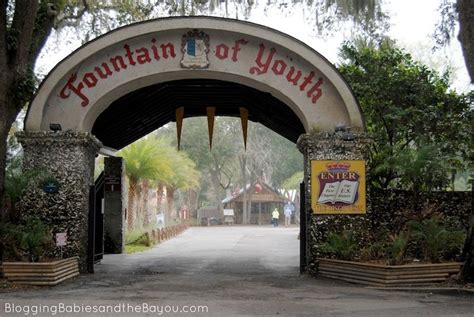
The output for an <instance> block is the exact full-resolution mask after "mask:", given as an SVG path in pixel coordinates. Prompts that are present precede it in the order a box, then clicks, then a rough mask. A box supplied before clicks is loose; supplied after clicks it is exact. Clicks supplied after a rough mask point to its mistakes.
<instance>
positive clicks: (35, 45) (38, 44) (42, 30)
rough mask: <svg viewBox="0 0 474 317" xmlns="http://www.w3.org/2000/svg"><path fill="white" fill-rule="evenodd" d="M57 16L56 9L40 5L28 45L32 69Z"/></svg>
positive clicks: (51, 6)
mask: <svg viewBox="0 0 474 317" xmlns="http://www.w3.org/2000/svg"><path fill="white" fill-rule="evenodd" d="M58 14H59V12H58V8H56V7H54V6H53V5H51V4H46V5H42V6H41V7H40V8H39V9H38V15H37V18H36V23H35V28H34V30H33V38H32V40H31V45H30V55H29V57H28V61H29V64H30V65H31V67H32V68H34V65H35V63H36V60H37V58H38V55H39V54H40V52H41V50H42V49H43V46H44V45H45V43H46V41H47V40H48V37H49V35H50V34H51V30H52V29H53V27H54V20H55V19H56V17H57V15H58Z"/></svg>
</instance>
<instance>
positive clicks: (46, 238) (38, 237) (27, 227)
mask: <svg viewBox="0 0 474 317" xmlns="http://www.w3.org/2000/svg"><path fill="white" fill-rule="evenodd" d="M20 230H21V234H20V247H21V248H22V249H23V250H24V252H26V253H27V254H28V258H29V260H30V261H31V262H37V261H38V260H39V259H40V257H41V255H43V254H44V252H45V251H46V250H47V249H48V248H49V247H51V245H52V243H53V240H52V237H53V236H52V232H51V229H50V228H49V227H48V226H47V225H46V224H44V223H43V222H42V221H41V220H39V219H38V218H34V217H31V218H28V219H27V220H26V222H25V224H24V225H21V226H20Z"/></svg>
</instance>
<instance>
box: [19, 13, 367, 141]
mask: <svg viewBox="0 0 474 317" xmlns="http://www.w3.org/2000/svg"><path fill="white" fill-rule="evenodd" d="M182 79H215V80H222V81H227V82H231V83H237V84H240V85H245V86H249V87H252V88H255V89H257V90H259V91H262V92H266V93H270V94H271V95H272V96H273V97H275V98H277V99H278V100H280V101H282V102H283V103H284V104H286V105H287V106H288V107H289V108H290V109H291V111H293V112H294V114H295V115H296V116H297V117H298V118H299V120H300V121H301V123H302V125H303V127H304V129H305V130H306V132H309V131H310V130H312V129H315V130H317V131H333V130H334V125H335V123H338V124H341V123H342V124H345V125H347V126H350V127H352V128H353V129H354V130H363V129H364V125H363V118H362V115H361V113H360V110H359V107H358V104H357V102H356V100H355V98H354V96H353V94H352V92H351V90H350V88H349V87H348V85H347V84H346V82H345V81H344V80H343V78H342V77H341V75H340V74H339V72H338V71H337V70H336V69H335V68H334V66H333V65H331V64H330V63H329V62H328V61H327V60H326V59H325V58H324V57H323V56H321V55H320V54H318V53H317V52H316V51H314V50H312V49H311V48H309V47H308V46H307V45H305V44H304V43H302V42H300V41H298V40H296V39H294V38H292V37H289V36H287V35H285V34H282V33H280V32H277V31H275V30H272V29H269V28H266V27H263V26H259V25H256V24H251V23H247V22H241V21H236V20H229V19H220V18H209V17H187V18H166V19H158V20H152V21H148V22H143V23H138V24H133V25H130V26H126V27H123V28H120V29H118V30H116V31H113V32H110V33H108V34H106V35H104V36H102V37H99V38H97V39H96V40H94V41H92V42H90V43H88V44H87V45H85V46H83V47H81V48H80V49H78V50H77V51H75V52H74V53H73V54H71V55H70V56H69V57H67V58H66V59H64V60H63V61H62V62H61V63H60V64H58V65H57V66H56V67H55V69H54V70H53V71H52V72H51V73H50V74H49V75H48V77H47V78H46V79H45V81H44V82H43V83H42V85H41V87H40V89H39V91H38V93H37V95H36V96H35V98H34V100H33V101H32V104H31V107H30V110H29V113H28V115H27V118H26V125H25V130H27V131H38V130H49V129H50V125H51V124H60V125H61V127H62V129H63V130H68V129H70V130H75V131H83V132H90V131H91V130H92V127H93V125H94V122H95V121H96V119H97V118H98V116H99V115H100V114H101V113H102V112H103V111H105V110H106V109H107V107H108V106H109V105H110V104H111V103H112V102H114V101H115V100H117V99H118V98H120V97H122V96H124V95H126V94H128V93H130V92H132V91H135V90H137V89H140V88H142V87H147V86H150V85H153V84H157V83H164V82H168V81H175V80H182ZM156 106H157V107H159V106H160V104H159V101H157V104H156ZM249 107H251V106H249ZM250 111H251V108H250ZM269 111H271V109H269Z"/></svg>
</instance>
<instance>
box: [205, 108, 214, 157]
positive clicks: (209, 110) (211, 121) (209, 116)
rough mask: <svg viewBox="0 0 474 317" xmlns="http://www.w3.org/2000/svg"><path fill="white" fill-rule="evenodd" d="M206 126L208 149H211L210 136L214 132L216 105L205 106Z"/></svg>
mask: <svg viewBox="0 0 474 317" xmlns="http://www.w3.org/2000/svg"><path fill="white" fill-rule="evenodd" d="M206 112H207V128H208V130H209V150H212V136H213V134H214V120H215V118H216V107H207V108H206Z"/></svg>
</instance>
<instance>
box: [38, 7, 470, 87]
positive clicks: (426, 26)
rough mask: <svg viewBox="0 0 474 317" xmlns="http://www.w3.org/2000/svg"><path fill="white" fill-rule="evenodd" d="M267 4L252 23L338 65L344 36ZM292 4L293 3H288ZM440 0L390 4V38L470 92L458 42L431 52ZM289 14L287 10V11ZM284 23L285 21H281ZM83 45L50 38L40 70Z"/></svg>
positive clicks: (297, 11) (300, 13) (296, 11)
mask: <svg viewBox="0 0 474 317" xmlns="http://www.w3.org/2000/svg"><path fill="white" fill-rule="evenodd" d="M265 2H266V1H261V4H260V6H257V8H256V9H254V10H253V11H252V13H251V15H250V18H249V21H251V22H254V23H259V24H263V25H266V26H269V27H272V28H274V29H277V30H279V31H281V32H284V33H287V34H289V35H291V36H294V37H296V38H297V39H299V40H301V41H303V42H305V43H307V44H308V45H310V46H311V47H313V48H314V49H315V50H316V51H318V52H319V53H321V54H322V55H324V56H325V57H326V58H328V59H329V60H330V61H331V62H332V63H337V62H338V56H337V52H338V48H339V47H340V44H341V42H342V41H343V40H344V39H345V35H344V34H341V33H340V32H339V33H336V34H335V35H333V36H331V37H330V38H325V39H322V38H320V37H318V36H317V35H316V34H315V32H314V31H313V28H312V27H311V26H310V25H308V23H307V22H305V21H307V19H305V15H307V14H309V13H308V12H306V11H307V10H305V9H304V7H303V6H302V5H301V4H297V5H295V6H294V7H293V8H292V9H291V10H290V12H291V13H290V14H288V13H287V14H284V15H282V13H281V9H280V8H279V7H278V6H273V8H271V9H268V8H265V9H264V7H265V5H264V3H265ZM289 3H291V1H289ZM438 5H439V0H436V1H434V0H416V1H413V0H392V1H391V2H390V3H389V4H388V11H389V15H390V21H391V29H390V32H389V35H390V37H392V38H394V39H396V40H397V42H398V43H399V45H400V46H402V47H405V48H406V49H407V50H408V51H409V52H410V53H412V55H413V56H414V57H415V58H416V59H418V60H421V61H423V62H424V63H425V64H427V65H428V66H431V67H436V68H441V69H439V70H440V71H443V70H444V69H443V67H445V66H446V65H451V66H452V67H453V68H454V71H455V73H454V76H453V81H454V83H453V87H454V88H455V89H456V90H459V91H467V90H468V89H469V88H471V89H472V86H469V77H468V75H467V71H466V68H465V65H464V59H463V56H462V52H461V48H460V45H459V42H458V41H457V40H456V39H454V40H453V42H452V45H451V46H450V47H449V48H447V49H445V50H440V51H438V52H437V53H432V51H431V48H432V47H433V45H434V41H433V39H432V33H433V30H434V27H435V24H436V22H437V21H438V19H439V13H438V12H437V8H438ZM286 12H288V10H286ZM282 21H284V22H282ZM79 45H80V43H78V42H77V41H75V42H74V41H71V42H67V41H64V38H62V39H61V41H60V45H59V47H60V49H58V48H57V47H58V45H57V38H55V37H54V36H53V37H52V38H51V40H50V42H49V45H48V49H47V50H45V52H43V54H42V55H41V56H40V59H39V60H38V64H37V71H38V72H39V73H40V74H43V75H44V74H47V73H48V72H49V71H50V70H51V69H52V67H54V65H56V64H57V63H58V62H59V61H60V60H61V59H62V58H64V57H66V56H67V55H68V54H69V53H70V52H72V51H73V50H74V49H76V48H77V47H78V46H79Z"/></svg>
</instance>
